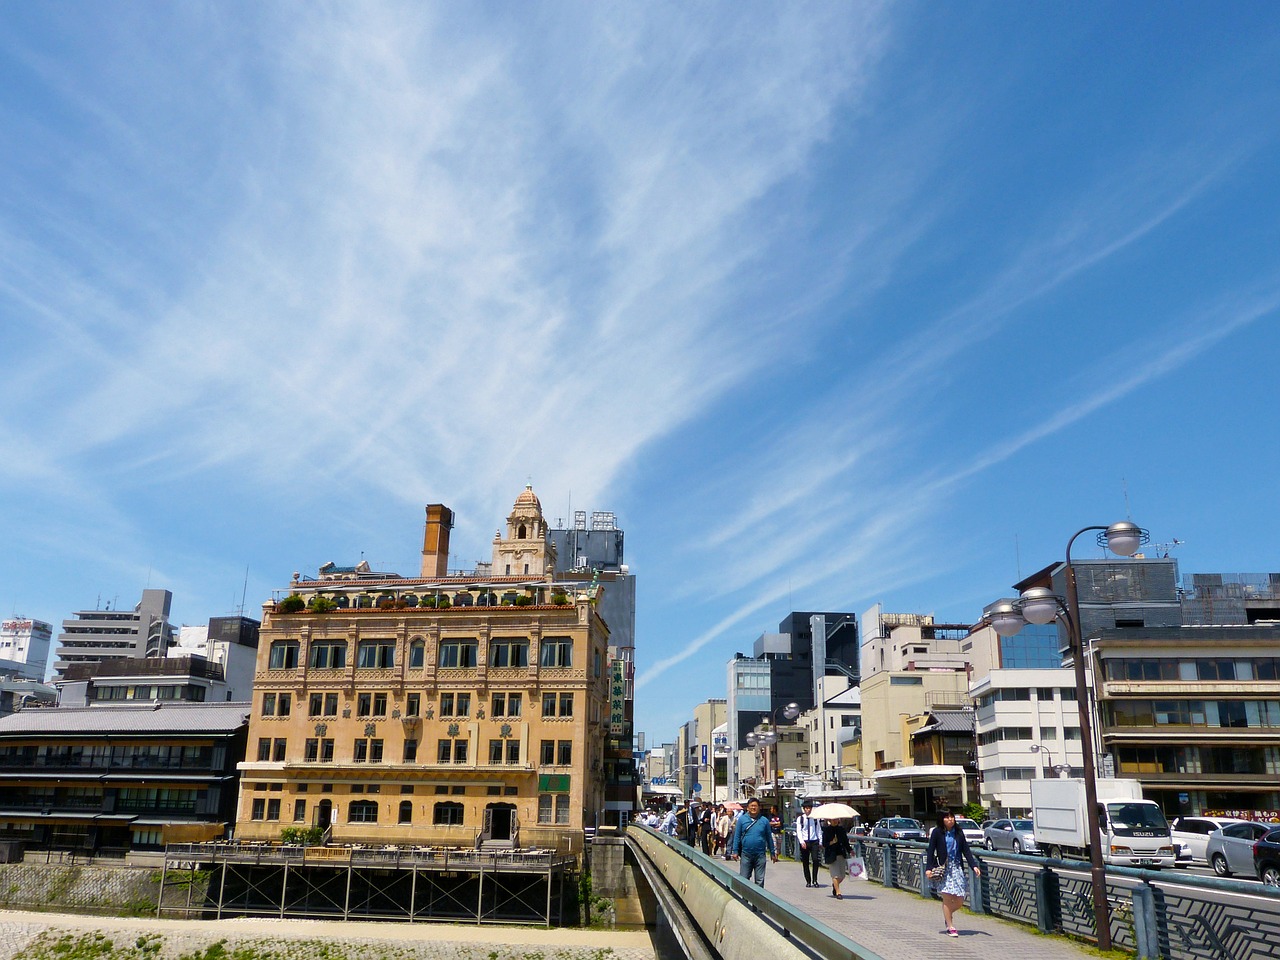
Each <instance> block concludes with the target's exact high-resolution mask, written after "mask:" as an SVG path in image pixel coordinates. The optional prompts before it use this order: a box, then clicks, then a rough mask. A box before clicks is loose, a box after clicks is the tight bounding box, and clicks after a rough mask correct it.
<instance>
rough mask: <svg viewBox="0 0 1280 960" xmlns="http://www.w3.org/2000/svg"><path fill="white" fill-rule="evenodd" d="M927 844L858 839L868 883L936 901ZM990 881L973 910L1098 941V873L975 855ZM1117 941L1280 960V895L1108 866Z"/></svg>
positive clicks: (1227, 958)
mask: <svg viewBox="0 0 1280 960" xmlns="http://www.w3.org/2000/svg"><path fill="white" fill-rule="evenodd" d="M925 850H926V845H925V844H923V843H916V842H913V841H906V840H871V839H869V838H868V839H859V840H858V841H857V852H858V853H860V854H861V855H862V856H863V857H864V858H865V860H866V864H867V878H868V879H869V880H872V881H874V882H876V883H881V884H884V885H885V886H890V887H899V888H901V889H903V890H910V891H912V892H914V893H918V894H920V895H921V896H924V897H932V896H933V895H934V894H933V891H932V889H931V886H930V883H929V880H928V878H927V877H926V876H925V875H924V856H925ZM974 853H975V855H976V856H977V858H978V860H979V861H981V863H982V875H981V876H980V877H974V878H971V879H972V880H973V882H972V883H970V885H969V897H968V902H967V905H968V907H969V909H970V910H973V911H974V912H977V913H989V914H993V915H995V916H1000V917H1005V918H1007V919H1010V920H1016V921H1019V922H1022V923H1026V924H1029V925H1033V926H1035V927H1036V928H1038V929H1039V930H1040V931H1041V932H1042V933H1063V934H1068V935H1070V936H1074V937H1078V938H1081V939H1084V940H1096V939H1097V933H1096V929H1095V926H1094V911H1093V887H1092V883H1091V879H1090V865H1089V864H1088V863H1083V862H1080V861H1075V860H1050V859H1045V858H1042V857H1030V856H1023V855H1019V854H1013V853H1009V854H1003V853H1002V854H994V853H990V852H987V851H979V850H975V851H974ZM1106 872H1107V900H1108V902H1109V903H1110V905H1111V913H1110V920H1111V942H1112V943H1113V944H1114V945H1115V946H1116V947H1118V948H1121V949H1124V950H1129V951H1132V952H1133V953H1135V954H1136V955H1137V957H1138V958H1139V960H1146V958H1150V960H1157V958H1158V960H1262V958H1267V960H1275V958H1277V957H1280V889H1278V888H1276V887H1267V886H1263V885H1262V884H1259V883H1246V882H1243V881H1238V880H1221V879H1217V878H1212V877H1200V876H1196V875H1194V874H1188V873H1185V872H1183V871H1179V870H1164V871H1157V870H1138V869H1133V868H1130V867H1107V871H1106Z"/></svg>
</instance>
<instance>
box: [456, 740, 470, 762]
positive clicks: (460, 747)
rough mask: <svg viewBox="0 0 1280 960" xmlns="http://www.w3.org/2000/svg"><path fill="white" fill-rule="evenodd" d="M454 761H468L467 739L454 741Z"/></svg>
mask: <svg viewBox="0 0 1280 960" xmlns="http://www.w3.org/2000/svg"><path fill="white" fill-rule="evenodd" d="M453 762H454V763H466V762H467V741H466V740H455V741H453Z"/></svg>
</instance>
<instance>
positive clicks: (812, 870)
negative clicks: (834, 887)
mask: <svg viewBox="0 0 1280 960" xmlns="http://www.w3.org/2000/svg"><path fill="white" fill-rule="evenodd" d="M800 810H801V813H800V816H798V817H796V842H797V843H799V844H800V863H801V864H802V865H803V866H804V885H805V886H806V887H816V886H818V864H820V863H822V821H821V820H815V819H814V818H813V816H812V815H811V814H812V813H813V801H812V800H805V801H803V802H801V804H800Z"/></svg>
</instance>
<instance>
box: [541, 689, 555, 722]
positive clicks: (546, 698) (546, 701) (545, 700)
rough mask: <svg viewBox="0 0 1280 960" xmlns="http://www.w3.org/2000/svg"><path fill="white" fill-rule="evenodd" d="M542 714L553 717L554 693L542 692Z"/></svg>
mask: <svg viewBox="0 0 1280 960" xmlns="http://www.w3.org/2000/svg"><path fill="white" fill-rule="evenodd" d="M542 715H543V716H544V717H554V716H555V715H556V695H555V694H554V693H544V694H543V695H542Z"/></svg>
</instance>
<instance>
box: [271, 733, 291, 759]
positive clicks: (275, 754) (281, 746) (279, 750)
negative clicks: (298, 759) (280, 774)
mask: <svg viewBox="0 0 1280 960" xmlns="http://www.w3.org/2000/svg"><path fill="white" fill-rule="evenodd" d="M287 743H288V741H287V740H283V739H281V738H279V737H277V738H276V742H275V743H274V744H273V745H272V749H271V759H272V760H273V761H275V762H276V763H284V758H285V746H286V744H287Z"/></svg>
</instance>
